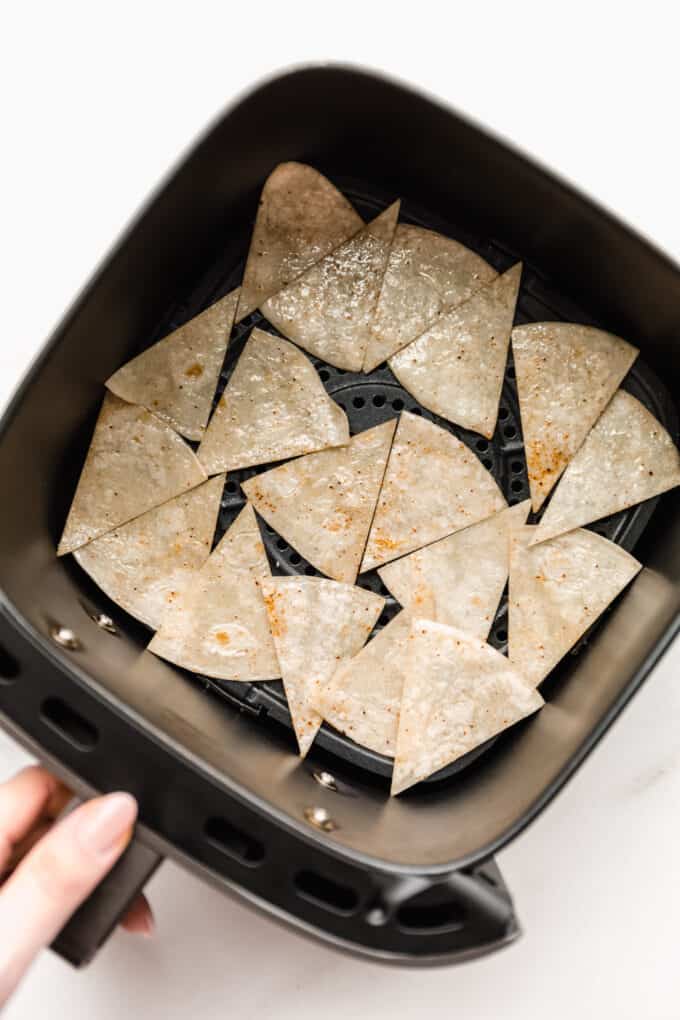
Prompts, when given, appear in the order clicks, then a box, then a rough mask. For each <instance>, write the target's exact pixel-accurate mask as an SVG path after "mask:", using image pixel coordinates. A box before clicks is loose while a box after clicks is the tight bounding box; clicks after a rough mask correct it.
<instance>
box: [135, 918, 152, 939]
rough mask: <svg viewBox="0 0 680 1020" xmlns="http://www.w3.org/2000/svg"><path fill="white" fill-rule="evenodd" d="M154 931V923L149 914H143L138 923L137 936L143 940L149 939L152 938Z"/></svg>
mask: <svg viewBox="0 0 680 1020" xmlns="http://www.w3.org/2000/svg"><path fill="white" fill-rule="evenodd" d="M155 931H156V924H155V922H154V919H153V917H152V916H151V914H145V915H144V917H143V918H142V920H141V922H140V927H139V934H140V935H142V936H143V937H144V938H145V939H150V938H152V937H153V934H154V932H155Z"/></svg>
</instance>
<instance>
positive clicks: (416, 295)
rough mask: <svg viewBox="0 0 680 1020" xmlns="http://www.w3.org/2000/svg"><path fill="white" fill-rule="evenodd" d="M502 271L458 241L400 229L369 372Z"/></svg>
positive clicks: (367, 367)
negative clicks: (497, 272) (498, 271)
mask: <svg viewBox="0 0 680 1020" xmlns="http://www.w3.org/2000/svg"><path fill="white" fill-rule="evenodd" d="M495 277H496V271H495V269H493V268H492V267H491V266H490V265H489V264H488V262H485V261H484V259H483V258H481V257H480V256H479V255H476V254H475V253H474V252H473V251H470V249H469V248H466V247H465V246H464V245H462V244H459V243H458V241H453V240H451V238H450V237H444V236H443V234H437V233H435V232H434V231H433V230H426V229H425V228H424V227H414V226H412V225H411V224H410V223H400V224H399V226H398V227H397V229H396V231H395V233H394V241H393V242H392V249H391V251H390V257H389V260H388V263H387V269H386V271H385V277H384V279H383V284H382V289H381V291H380V297H379V299H378V304H377V307H376V313H375V318H374V321H373V325H372V327H371V338H370V341H369V344H368V349H367V351H366V357H365V359H364V372H372V371H373V369H374V368H377V366H378V365H379V364H380V363H381V362H382V361H386V360H387V359H388V358H389V357H390V356H391V355H392V354H396V352H397V351H398V350H401V348H402V347H405V346H406V344H408V343H410V342H411V340H415V338H416V337H417V336H420V334H421V333H422V332H423V331H424V330H425V329H427V327H428V326H429V325H430V324H431V323H432V322H434V320H435V319H436V318H437V316H438V315H440V314H441V313H442V312H446V311H448V310H449V309H450V308H455V307H456V306H457V305H460V304H462V303H463V301H467V299H468V298H469V297H471V296H472V294H474V292H475V291H476V290H478V289H479V288H480V287H483V286H484V284H486V283H491V281H492V280H493V279H495Z"/></svg>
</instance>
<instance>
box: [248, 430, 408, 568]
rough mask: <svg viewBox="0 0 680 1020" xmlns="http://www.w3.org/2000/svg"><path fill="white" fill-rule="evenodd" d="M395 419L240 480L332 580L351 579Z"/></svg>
mask: <svg viewBox="0 0 680 1020" xmlns="http://www.w3.org/2000/svg"><path fill="white" fill-rule="evenodd" d="M395 425H396V422H395V421H394V420H392V421H386V422H384V423H383V424H382V425H376V426H375V428H372V429H367V430H366V431H365V432H360V433H359V434H358V435H356V436H354V437H353V438H352V439H351V440H350V442H349V445H348V446H343V447H338V448H337V449H335V450H322V451H321V452H320V453H309V454H307V456H306V457H299V458H298V459H297V460H293V461H290V462H289V463H288V464H282V465H281V467H277V468H273V469H272V470H271V471H266V472H264V474H261V475H256V476H255V477H254V478H249V479H248V481H247V482H243V483H242V488H243V491H244V492H245V494H246V496H247V497H248V499H249V500H250V501H251V503H252V504H253V506H254V507H255V509H256V510H257V511H258V513H260V514H261V515H262V516H263V517H264V519H265V521H267V523H268V524H270V525H271V526H272V528H274V529H275V531H278V533H279V535H281V536H282V537H283V538H285V540H286V541H287V542H288V543H289V544H290V545H292V547H293V548H294V549H297V551H298V552H299V553H300V555H301V556H304V558H305V559H306V560H308V561H309V562H310V563H312V564H313V565H314V566H315V567H316V568H317V570H320V571H322V573H324V574H327V575H328V576H329V577H332V578H334V579H335V580H336V581H344V582H346V583H348V584H352V583H353V582H354V581H355V580H356V576H357V571H358V569H359V563H360V562H361V556H362V554H363V551H364V546H365V545H366V536H367V535H368V531H369V528H370V526H371V520H372V517H373V512H374V510H375V505H376V501H377V499H378V493H379V491H380V484H381V482H382V479H383V474H384V472H385V464H386V463H387V457H388V454H389V451H390V444H391V442H392V437H393V435H394V428H395Z"/></svg>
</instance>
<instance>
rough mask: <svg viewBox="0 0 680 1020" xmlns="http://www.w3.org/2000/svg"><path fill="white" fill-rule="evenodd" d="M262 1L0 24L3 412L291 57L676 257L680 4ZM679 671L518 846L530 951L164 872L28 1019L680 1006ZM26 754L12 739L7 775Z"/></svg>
mask: <svg viewBox="0 0 680 1020" xmlns="http://www.w3.org/2000/svg"><path fill="white" fill-rule="evenodd" d="M266 6H267V5H261V4H252V3H250V4H227V3H224V2H222V3H220V4H215V5H211V4H206V3H201V2H196V0H193V2H192V3H188V4H181V5H173V4H171V3H170V2H166V3H165V4H163V5H160V4H158V5H157V4H154V3H146V4H142V3H140V2H139V0H138V2H137V3H135V4H133V5H127V4H125V3H118V4H115V5H114V4H110V5H106V6H104V5H99V4H88V5H85V4H82V5H79V4H73V3H68V2H64V0H61V2H60V3H58V4H49V5H48V4H43V5H39V4H35V3H30V2H28V3H27V2H23V3H22V4H20V5H19V4H16V5H13V11H12V14H11V15H9V17H8V16H7V14H5V19H4V25H3V28H2V50H3V53H2V59H1V60H0V96H2V99H1V100H0V101H1V102H2V130H3V143H4V144H3V156H2V161H1V162H0V184H1V187H0V223H1V224H2V228H1V233H0V279H1V280H2V285H3V301H2V320H1V323H0V329H1V331H2V332H1V334H0V336H1V339H0V400H3V401H4V399H6V397H7V396H8V395H9V392H10V391H11V388H12V386H13V385H14V383H15V381H16V380H17V379H18V378H19V376H20V375H21V373H22V372H23V370H24V368H25V366H26V365H27V363H28V362H29V360H30V358H31V357H32V355H33V354H34V352H35V351H36V350H37V349H38V347H39V346H40V344H41V343H42V341H43V340H44V338H45V337H46V335H47V334H48V332H49V331H50V329H51V328H52V327H53V325H54V324H55V323H56V322H57V320H58V319H59V317H60V316H61V314H62V312H63V311H64V309H65V307H66V305H67V304H68V303H69V302H70V301H71V299H72V297H73V296H74V295H75V293H76V292H77V290H78V289H79V287H80V286H81V285H82V284H83V283H84V281H85V280H86V278H87V277H88V276H89V274H90V272H91V270H92V268H93V267H94V265H95V264H96V263H97V261H98V260H99V259H100V258H101V257H102V256H103V255H104V254H105V253H106V251H107V250H108V248H109V247H110V245H111V243H112V241H113V240H114V238H115V237H116V236H117V234H118V233H119V231H120V230H121V228H122V227H123V226H124V225H125V223H126V222H127V221H128V219H129V217H130V215H131V213H132V212H133V211H134V210H135V209H136V208H137V207H138V205H139V204H140V203H141V202H142V201H143V200H144V199H145V198H146V196H147V194H148V192H149V190H150V189H151V188H152V187H154V186H155V185H156V183H157V182H158V180H159V178H161V177H162V176H163V175H164V174H165V173H166V171H167V169H168V167H169V166H170V165H171V164H172V163H173V162H174V161H175V160H176V158H177V156H178V155H179V153H180V152H181V151H183V150H184V149H185V148H186V146H187V145H188V144H189V143H190V142H191V140H192V139H193V137H194V136H195V134H196V133H197V131H198V130H200V129H202V128H203V127H204V125H205V124H206V122H208V121H209V120H210V119H211V118H212V117H213V116H214V115H215V114H217V112H218V111H219V110H220V108H221V106H222V105H223V104H224V102H225V101H227V100H229V99H230V98H231V97H232V96H233V95H234V93H236V92H238V91H239V90H240V89H242V88H243V87H244V86H246V85H248V84H249V83H250V82H252V81H254V80H255V79H257V78H259V77H260V76H262V75H263V74H267V73H270V72H271V71H272V70H274V69H276V68H277V67H280V66H282V65H285V64H289V63H291V62H295V61H302V60H319V59H334V60H345V61H352V62H357V63H365V64H369V65H373V66H374V67H378V68H382V69H384V70H387V71H389V72H391V73H393V74H396V75H399V76H401V77H402V78H404V79H406V80H411V81H413V82H414V83H417V84H419V85H420V86H422V87H424V88H426V89H429V90H431V91H432V92H434V93H437V94H439V95H440V96H442V97H444V98H445V99H447V100H448V101H450V102H452V103H453V104H455V105H457V106H458V107H460V108H461V109H462V110H464V111H467V112H468V113H470V114H472V115H473V116H474V117H476V118H478V119H479V120H480V121H482V122H483V123H486V124H487V125H489V126H491V127H493V128H494V129H495V130H496V131H498V132H500V133H501V134H503V135H504V136H506V137H508V138H511V139H513V140H514V141H515V142H516V143H517V144H518V145H519V146H520V147H522V148H524V149H526V150H527V151H528V152H529V153H532V154H534V155H535V156H537V157H539V158H540V159H541V160H542V161H543V162H545V163H547V164H549V165H551V166H553V167H555V168H558V169H559V170H560V171H561V172H562V173H563V174H564V175H565V176H567V177H569V178H571V179H572V180H573V181H575V182H576V183H577V184H579V185H580V186H581V187H582V188H584V189H585V190H586V191H588V192H590V193H591V194H592V195H594V196H595V197H596V198H598V199H600V200H601V201H603V202H605V203H606V204H607V205H609V206H610V207H612V208H614V209H615V210H616V211H617V212H618V213H620V214H621V215H622V216H623V217H624V218H625V219H627V220H628V221H630V222H632V223H633V224H634V225H636V226H638V227H639V228H640V229H641V230H643V231H644V232H645V233H647V234H649V235H650V236H651V237H653V238H654V239H655V240H656V241H657V242H658V243H659V244H660V245H661V246H663V247H665V248H666V249H667V250H668V251H669V252H670V253H671V254H672V255H674V256H675V257H676V258H678V257H680V207H679V206H678V202H677V182H678V179H679V178H680V150H679V147H678V140H677V123H678V119H677V98H678V77H677V74H678V72H677V33H676V31H675V28H674V21H673V19H672V18H671V16H670V15H664V13H663V12H664V11H669V10H670V9H671V5H665V4H664V5H661V4H654V3H647V4H645V5H644V6H642V7H639V6H638V5H635V6H634V8H633V5H623V4H620V3H619V4H616V5H615V4H609V3H600V4H595V3H590V4H587V5H585V4H584V5H579V4H578V3H570V4H569V5H568V7H566V8H565V7H562V6H559V7H558V6H555V5H552V4H548V3H542V4H528V3H522V2H519V3H513V4H509V3H505V4H493V3H479V4H477V5H476V6H475V7H474V8H473V7H472V6H471V5H469V4H466V5H464V6H463V5H454V4H449V5H446V6H444V5H442V4H438V3H430V2H427V0H420V2H419V3H417V4H416V5H412V6H409V8H408V10H407V8H406V6H405V5H389V6H388V5H381V4H374V5H372V6H369V5H368V4H367V3H366V2H365V0H364V2H362V3H355V2H343V3H342V4H338V5H331V4H319V3H316V4H311V3H309V4H303V3H295V2H289V3H280V4H276V5H275V8H276V13H275V14H274V15H272V14H271V13H267V11H266ZM271 6H272V7H274V5H271ZM629 6H630V7H631V8H632V9H634V10H635V15H634V16H633V15H630V16H629V15H627V14H626V11H625V8H628V7H629ZM458 11H459V12H460V13H456V12H458ZM407 127H408V126H407V125H405V128H406V129H407ZM234 158H235V159H237V158H238V153H235V154H234ZM631 285H634V281H631ZM3 484H8V481H7V480H4V481H3ZM679 666H680V647H678V646H676V648H675V649H674V650H673V651H671V653H670V654H668V655H667V656H666V658H665V659H664V661H663V662H662V664H661V665H660V666H659V667H658V668H657V669H656V670H655V672H654V673H653V675H652V676H651V677H650V679H649V680H648V682H647V683H646V684H645V686H644V688H643V690H642V691H641V693H640V694H639V695H638V696H637V697H636V698H635V700H634V702H633V703H632V704H631V705H630V707H629V708H628V709H627V711H626V712H625V713H624V716H623V717H622V718H621V720H620V721H619V722H618V723H617V724H616V726H615V727H614V729H613V730H612V731H611V732H610V734H609V735H608V737H607V738H606V740H605V741H604V743H603V744H602V745H601V746H600V747H599V748H598V750H597V751H596V752H595V753H594V754H593V755H592V756H591V758H590V759H589V761H588V763H587V764H586V765H585V766H584V767H583V768H582V769H581V771H580V772H579V773H578V775H577V776H576V777H575V779H574V780H573V781H572V782H571V784H570V785H569V787H568V788H567V789H566V790H565V791H564V793H563V794H562V795H561V796H560V797H559V798H558V800H557V801H556V802H555V803H554V804H553V805H552V806H551V807H550V808H549V809H548V810H547V811H546V812H545V813H544V815H543V816H542V817H541V818H540V820H539V821H538V822H537V823H536V824H535V825H534V826H533V827H532V828H531V829H530V830H529V831H528V832H527V833H526V834H525V835H523V836H522V837H521V838H519V839H518V840H517V841H516V842H515V843H514V844H513V845H512V846H511V847H510V848H509V849H508V850H506V851H505V852H504V853H503V854H501V856H500V858H499V863H500V865H501V868H502V870H503V872H504V875H505V877H506V879H507V881H508V882H509V885H510V887H511V889H512V891H513V893H514V895H515V898H516V903H517V907H518V912H519V915H520V918H521V921H522V923H523V925H524V928H525V932H526V933H525V935H524V938H523V940H522V941H521V942H520V943H518V944H516V945H515V946H514V947H512V948H510V949H509V950H506V951H505V952H503V953H501V954H499V955H497V956H495V957H492V958H488V959H485V960H482V961H479V962H476V963H473V964H468V965H466V966H464V967H459V968H453V969H449V970H441V971H406V970H395V969H382V968H379V967H377V966H374V965H369V964H365V963H360V962H357V961H354V960H349V959H346V958H344V957H341V956H337V955H335V954H333V953H331V952H330V951H328V950H326V949H324V948H320V947H318V946H315V945H312V944H310V943H307V942H306V941H302V940H301V939H300V938H298V937H296V936H293V935H291V934H288V933H286V932H284V931H281V930H279V929H278V928H277V927H275V926H274V925H272V924H270V923H268V922H266V921H263V920H262V919H260V918H259V917H256V916H255V915H253V914H251V913H250V912H248V911H246V910H245V909H243V908H242V907H240V906H238V905H236V904H234V903H232V902H231V901H229V900H227V899H225V898H222V897H220V896H219V895H218V894H216V893H215V892H213V891H212V890H210V889H208V888H207V887H205V886H203V885H201V884H200V883H198V882H197V881H196V880H194V879H193V878H191V877H189V876H187V875H184V874H183V873H181V872H180V871H179V870H178V869H177V868H176V867H174V866H172V865H165V866H164V867H163V869H162V870H161V872H160V873H159V874H158V875H157V877H156V878H155V879H154V880H153V881H152V883H151V886H150V896H151V899H152V901H153V904H154V908H155V910H156V914H157V918H158V935H157V937H156V939H155V940H154V941H153V942H142V941H141V940H137V939H133V938H131V937H130V936H126V935H124V934H118V935H116V936H115V937H114V939H113V940H112V941H111V942H110V943H109V945H108V947H107V948H106V949H105V951H104V952H103V953H102V954H101V956H100V957H99V958H98V959H97V960H96V961H95V963H94V964H93V965H92V966H91V967H90V968H89V969H88V970H87V971H85V972H83V973H78V974H77V973H75V972H73V971H72V970H70V969H69V968H68V967H67V966H66V965H65V964H63V963H61V962H60V961H59V960H58V959H56V958H55V957H54V956H51V955H45V956H44V957H43V958H42V959H41V960H40V961H39V962H38V964H37V965H36V966H35V968H34V969H33V971H32V973H31V974H30V976H29V978H28V979H27V980H26V982H25V983H24V985H23V987H22V988H21V990H20V992H19V993H18V994H17V996H16V998H15V999H14V1001H13V1003H12V1004H11V1005H10V1007H9V1008H8V1010H7V1013H6V1015H7V1017H9V1018H10V1020H41V1018H43V1017H57V1016H68V1017H70V1018H71V1020H80V1018H85V1017H87V1018H88V1020H89V1018H92V1017H94V1018H96V1020H109V1018H111V1020H113V1018H116V1020H118V1018H120V1017H121V1016H129V1017H144V1018H145V1020H156V1018H158V1020H160V1018H162V1020H176V1018H177V1020H180V1018H181V1020H187V1018H191V1020H213V1018H215V1020H217V1018H218V1017H219V1018H222V1017H230V1016H234V1017H238V1018H239V1020H249V1018H267V1017H277V1018H281V1020H285V1018H288V1017H291V1018H292V1017H295V1018H296V1020H306V1018H307V1017H309V1018H312V1017H316V1016H319V1015H322V1016H324V1017H325V1018H326V1020H336V1018H338V1020H340V1018H342V1020H351V1018H354V1017H359V1016H365V1017H371V1020H382V1018H388V1017H389V1018H390V1020H394V1018H397V1020H401V1018H412V1017H413V1018H415V1017H420V1016H425V1015H432V1016H455V1017H458V1018H462V1020H497V1018H498V1020H501V1018H502V1020H515V1018H517V1020H534V1018H536V1020H538V1018H541V1020H543V1018H544V1017H550V1020H573V1018H574V1017H579V1018H584V1017H585V1018H590V1017H597V1018H598V1020H610V1018H611V1020H614V1018H616V1020H629V1018H630V1020H633V1018H634V1020H677V1018H678V1017H679V1016H680V982H679V981H678V977H677V971H678V952H679V949H680V934H679V932H678V923H677V918H678V917H679V916H680V855H679V854H678V852H677V847H678V837H680V812H679V811H678V805H679V802H680V742H679V739H678V735H679V733H680V725H679V724H680V692H679V690H678V684H677V681H676V674H677V671H678V667H679ZM22 761H23V757H22V755H21V754H20V752H19V751H18V749H16V748H15V747H14V746H13V745H12V744H11V743H10V742H9V741H8V740H7V738H5V737H4V736H2V735H0V779H2V778H3V777H4V776H6V775H9V774H10V772H11V771H12V770H13V769H14V768H15V767H16V766H17V765H18V764H20V763H21V762H22Z"/></svg>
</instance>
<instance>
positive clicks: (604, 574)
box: [508, 526, 641, 686]
mask: <svg viewBox="0 0 680 1020" xmlns="http://www.w3.org/2000/svg"><path fill="white" fill-rule="evenodd" d="M536 530H537V529H536V528H535V527H528V526H527V527H523V528H518V529H517V530H516V531H515V532H514V533H513V536H512V539H511V552H510V601H509V606H508V656H509V658H510V662H511V663H512V664H513V666H514V667H515V669H517V670H518V671H519V672H520V673H522V675H523V676H524V677H526V679H527V680H528V681H529V682H530V683H532V684H534V686H536V685H538V684H540V682H541V680H543V679H544V677H546V676H547V675H548V673H549V672H550V670H551V669H552V668H553V667H554V666H556V665H557V663H558V662H559V661H560V659H561V658H562V656H563V655H566V653H567V652H568V651H569V649H570V648H572V647H573V646H574V645H575V644H576V642H577V641H578V639H579V638H580V637H581V636H582V635H583V634H584V633H585V631H586V630H587V629H588V627H590V626H591V624H593V623H594V622H595V620H597V618H598V616H600V614H601V613H603V612H604V610H605V609H606V608H607V606H608V605H609V604H610V602H612V601H613V600H614V599H615V598H616V596H617V595H618V594H619V592H620V591H622V590H623V589H624V588H625V587H626V585H627V584H628V583H629V582H630V581H631V580H632V579H633V578H634V577H635V575H636V574H637V572H638V570H640V567H641V564H640V563H638V561H637V560H636V559H635V558H634V557H633V556H631V555H630V553H627V552H626V551H625V549H622V548H621V547H620V546H618V545H615V544H614V543H613V542H609V541H608V540H607V539H606V538H603V537H602V535H597V534H595V532H594V531H585V530H583V529H580V528H579V529H578V530H577V531H570V532H569V534H568V535H560V537H559V538H553V539H552V540H551V541H549V542H542V543H541V544H540V545H531V540H532V537H533V536H534V534H535V533H536Z"/></svg>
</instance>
